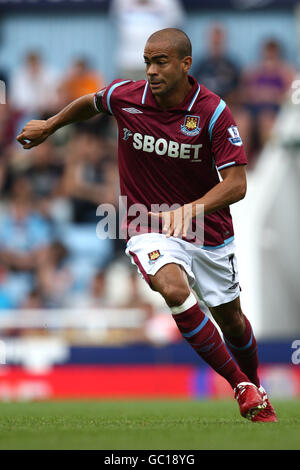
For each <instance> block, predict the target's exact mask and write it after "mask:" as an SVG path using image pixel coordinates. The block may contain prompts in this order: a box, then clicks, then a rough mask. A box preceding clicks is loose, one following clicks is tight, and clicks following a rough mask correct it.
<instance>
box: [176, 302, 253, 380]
mask: <svg viewBox="0 0 300 470" xmlns="http://www.w3.org/2000/svg"><path fill="white" fill-rule="evenodd" d="M171 311H172V316H173V318H174V320H175V322H176V324H177V326H178V328H179V330H180V332H181V334H182V336H183V337H184V338H185V339H186V340H187V342H188V343H189V344H190V345H191V346H192V348H193V349H194V350H195V351H196V353H197V354H198V355H199V356H200V357H201V358H202V359H203V360H204V361H205V362H206V363H207V364H209V365H210V366H211V367H212V368H213V369H214V370H215V371H216V372H218V373H219V374H220V375H222V376H223V377H224V378H225V379H226V380H227V381H228V382H229V383H230V385H231V386H232V388H233V389H234V388H235V387H236V386H237V385H238V384H239V383H240V382H249V379H248V377H247V376H246V375H245V374H244V373H243V372H242V371H241V370H240V369H239V367H238V366H237V365H236V364H235V362H234V361H233V359H232V357H231V355H230V353H229V351H228V349H227V348H226V346H225V344H224V342H223V339H222V338H221V336H220V334H219V332H218V330H217V328H216V327H215V325H214V324H213V322H212V321H211V320H210V319H209V318H208V317H207V316H206V315H205V313H203V312H202V310H201V309H200V307H199V305H198V302H197V299H196V297H195V296H194V294H193V293H191V294H190V296H189V297H188V298H187V299H186V301H185V302H184V303H183V304H182V305H180V306H178V307H171Z"/></svg>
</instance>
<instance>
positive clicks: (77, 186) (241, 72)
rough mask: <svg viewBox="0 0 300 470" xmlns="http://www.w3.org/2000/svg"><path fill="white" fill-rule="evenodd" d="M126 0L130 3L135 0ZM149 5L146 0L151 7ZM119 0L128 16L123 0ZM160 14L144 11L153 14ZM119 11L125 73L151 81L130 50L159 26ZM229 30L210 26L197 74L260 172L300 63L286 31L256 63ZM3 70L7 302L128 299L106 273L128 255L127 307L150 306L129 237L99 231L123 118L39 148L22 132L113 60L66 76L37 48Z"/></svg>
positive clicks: (47, 304)
mask: <svg viewBox="0 0 300 470" xmlns="http://www.w3.org/2000/svg"><path fill="white" fill-rule="evenodd" d="M119 3H120V2H119ZM121 3H122V5H123V7H124V9H125V7H126V4H127V2H121ZM129 3H130V2H129ZM148 3H149V2H147V1H145V0H143V1H140V2H136V4H137V5H138V6H137V8H140V9H143V8H144V9H145V8H147V4H148ZM155 3H156V2H152V6H153V4H155ZM158 3H159V2H158ZM169 3H170V2H169ZM171 3H172V2H171ZM175 7H176V8H177V9H178V8H179V10H176V8H175ZM114 8H115V9H116V12H117V13H116V15H117V14H119V15H121V8H122V7H121V6H120V5H119V6H118V2H116V5H115V6H114ZM181 8H182V7H181V6H180V5H179V2H176V5H175V2H174V6H173V7H172V8H171V9H170V6H168V8H167V12H169V14H170V12H172V17H170V16H168V15H166V16H164V17H163V16H160V19H161V21H160V22H159V24H157V25H153V23H151V29H152V31H153V26H154V30H156V29H159V28H161V27H166V26H177V25H178V23H179V21H178V19H179V17H180V15H181V14H182V11H181ZM150 13H151V12H149V10H145V11H143V19H144V20H145V22H146V23H147V14H149V15H150ZM176 13H177V14H176ZM125 14H126V15H127V16H128V11H127V12H126V11H125V13H124V15H125ZM132 18H134V17H132ZM136 18H137V19H139V18H141V16H139V15H137V16H136ZM119 21H120V24H122V31H121V33H122V35H123V36H124V38H127V39H128V42H129V43H130V44H129V43H128V44H127V45H126V50H127V54H128V63H127V64H126V54H124V53H122V54H121V56H122V57H123V59H125V62H124V61H123V63H122V64H121V63H120V74H121V75H120V76H121V77H122V78H133V79H144V78H145V76H144V70H143V59H142V57H138V58H136V54H134V53H133V54H131V52H130V50H131V49H132V50H133V51H134V49H135V45H136V44H137V42H136V40H135V37H134V36H132V33H131V32H130V31H133V32H134V33H135V34H139V44H140V43H141V44H143V43H144V40H143V39H142V38H143V35H146V37H148V35H149V34H150V33H151V31H150V30H149V28H147V29H146V30H145V28H144V27H141V26H142V25H141V23H140V20H139V26H140V27H139V28H137V22H136V21H135V22H134V21H128V22H127V23H126V22H125V23H124V21H122V20H121V19H120V20H119ZM125 26H126V27H127V29H126V28H125ZM229 34H230V32H229V31H226V29H225V28H224V27H223V26H222V25H221V24H213V25H211V29H210V34H209V36H208V37H207V48H206V50H207V55H206V56H205V57H193V67H192V70H191V74H192V75H193V76H195V77H196V78H197V80H198V81H199V82H200V83H202V84H204V85H205V86H207V87H208V88H209V89H211V90H212V91H214V92H215V93H217V94H218V95H220V96H221V97H222V98H223V99H224V100H225V101H226V102H227V104H228V105H229V106H230V108H231V110H232V112H233V115H234V117H235V119H236V121H237V124H238V126H239V130H240V134H241V136H242V139H243V142H244V146H245V149H246V153H247V155H248V159H249V167H248V171H251V169H252V168H253V167H254V166H255V164H256V162H257V159H258V158H259V152H260V150H261V149H262V147H263V146H264V144H265V142H266V141H267V139H268V138H269V135H270V131H271V129H272V125H273V123H274V119H275V118H276V116H277V113H278V112H279V110H280V107H281V105H282V103H283V102H284V100H285V99H286V96H287V93H288V92H289V90H290V87H291V82H292V81H293V80H294V78H295V75H296V70H295V67H294V65H293V64H289V63H287V62H286V61H285V57H284V52H283V50H282V48H281V44H280V41H279V40H278V39H277V38H276V37H270V38H269V39H267V40H266V41H265V42H264V43H263V44H262V45H261V49H260V50H258V51H257V64H256V65H255V66H251V67H249V68H246V69H245V67H243V68H241V67H240V66H239V63H238V61H236V60H235V57H233V56H232V54H230V53H229V51H228V50H227V38H228V35H229ZM124 41H125V39H124ZM121 43H122V44H123V42H121ZM123 46H124V44H123ZM129 59H130V60H129ZM141 65H142V68H141ZM0 68H1V70H0V79H2V80H3V81H4V82H5V84H6V93H7V102H6V104H5V105H0V192H1V203H0V309H1V310H3V309H37V308H39V309H40V308H49V309H51V308H55V309H57V308H89V307H93V308H100V307H103V306H105V307H107V306H114V305H120V306H122V299H116V296H115V294H114V295H109V294H108V292H109V289H107V285H106V283H107V273H108V272H109V270H110V269H111V267H112V265H115V263H118V262H119V263H122V264H123V265H126V269H127V270H128V273H129V279H130V282H129V284H128V288H129V289H130V294H129V296H128V297H127V298H126V299H125V300H126V301H125V302H123V306H124V307H141V308H143V309H145V311H146V312H148V313H147V315H148V314H149V316H151V309H152V308H153V307H152V306H151V304H149V302H146V301H145V300H144V299H143V296H142V295H140V294H139V284H138V282H137V274H136V272H135V269H134V268H133V267H132V269H131V265H130V261H129V260H128V259H127V257H125V258H126V260H124V249H125V241H124V240H99V239H98V238H97V237H96V224H97V223H98V222H99V217H98V216H97V215H96V209H97V207H98V206H99V204H101V203H110V204H114V205H115V207H116V208H118V197H119V186H118V164H117V140H116V133H117V131H116V126H115V123H114V121H113V118H111V117H109V116H104V115H99V116H97V117H95V118H93V119H91V120H89V121H86V122H84V123H79V124H76V125H71V126H67V127H65V128H64V129H61V130H60V131H58V132H57V133H56V134H55V135H54V136H52V137H51V138H49V139H48V140H47V141H45V142H44V143H43V144H41V145H40V146H38V147H36V148H33V149H32V150H29V151H24V150H23V149H22V148H21V146H20V145H19V144H18V143H17V142H16V140H15V139H16V135H17V134H18V133H19V132H20V131H21V129H22V128H23V127H24V125H25V123H26V122H27V121H29V120H30V119H47V118H48V117H50V116H51V115H53V114H55V113H56V112H58V111H59V110H60V109H62V108H63V107H64V106H65V105H66V104H68V103H69V102H70V101H72V100H74V99H76V98H78V97H80V96H82V95H84V94H86V93H93V92H96V91H98V90H99V89H101V88H102V87H104V86H105V84H106V79H105V70H100V71H99V70H94V68H93V66H92V64H90V62H89V57H77V58H75V59H74V62H73V63H72V64H71V66H70V68H69V69H68V70H65V71H64V73H62V74H57V73H55V72H53V70H52V69H51V68H50V67H49V66H48V64H47V63H46V61H45V58H44V57H43V56H42V55H41V54H40V53H39V52H38V47H37V50H31V51H28V54H27V56H26V57H25V58H24V63H22V64H20V68H19V69H16V70H15V71H14V72H13V73H12V74H10V75H8V74H7V72H6V69H5V64H0ZM149 309H150V310H149ZM1 310H0V311H1ZM149 312H150V313H149Z"/></svg>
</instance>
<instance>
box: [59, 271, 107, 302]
mask: <svg viewBox="0 0 300 470" xmlns="http://www.w3.org/2000/svg"><path fill="white" fill-rule="evenodd" d="M106 284H107V279H106V271H105V270H100V271H97V272H96V273H95V275H94V277H93V278H92V280H91V283H90V285H89V287H88V289H87V290H84V291H81V292H77V293H71V294H70V295H68V296H67V297H66V299H65V303H64V306H65V307H68V308H82V309H88V308H92V309H98V308H101V307H109V306H110V304H109V300H108V296H107V291H106V288H107V285H106Z"/></svg>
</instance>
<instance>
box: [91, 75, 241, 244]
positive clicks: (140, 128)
mask: <svg viewBox="0 0 300 470" xmlns="http://www.w3.org/2000/svg"><path fill="white" fill-rule="evenodd" d="M189 80H190V81H191V83H192V89H191V90H190V92H189V93H188V95H187V96H186V97H185V99H184V101H183V102H182V103H181V104H180V105H178V106H176V107H174V108H168V109H163V108H161V107H160V106H159V105H158V103H157V102H156V100H155V98H154V96H153V95H152V92H151V89H150V86H148V82H147V81H145V80H141V81H137V82H134V81H131V80H115V81H113V82H112V83H111V84H110V85H109V86H107V87H106V89H105V91H103V90H102V92H101V93H99V95H98V94H96V95H95V106H96V107H97V99H99V98H100V95H101V100H102V106H103V107H104V109H105V110H106V112H107V113H109V114H111V115H113V116H114V117H115V118H116V120H117V124H118V130H119V132H118V134H119V135H118V139H119V142H118V146H119V172H120V193H121V195H122V196H126V197H127V204H128V206H131V205H133V204H144V205H145V206H146V207H147V208H148V210H151V205H153V204H158V205H161V204H168V205H169V206H172V205H173V204H180V205H184V204H187V203H190V202H193V201H195V200H197V199H199V198H201V197H202V196H204V195H205V194H206V193H207V192H208V191H209V190H210V189H211V188H212V187H214V186H215V185H216V184H218V183H219V181H220V175H219V170H222V169H223V168H227V167H230V166H232V165H245V164H246V163H247V159H246V155H245V152H244V150H243V145H242V140H241V138H240V136H239V132H238V129H237V126H236V123H235V121H234V119H233V116H232V114H231V111H230V110H229V108H228V107H227V105H226V103H225V102H224V101H223V100H222V99H220V97H219V96H217V95H215V94H214V93H212V92H211V91H210V90H208V89H207V88H206V87H204V86H203V85H199V84H198V83H197V81H196V80H195V79H194V78H193V77H191V76H190V77H189ZM125 222H127V223H129V222H130V218H129V217H128V220H127V221H125ZM232 237H233V226H232V219H231V215H230V210H229V207H226V208H223V209H221V210H218V211H216V212H214V213H211V214H207V215H205V217H204V246H210V247H215V246H220V245H223V244H224V243H225V244H226V243H227V242H228V241H230V240H231V239H232Z"/></svg>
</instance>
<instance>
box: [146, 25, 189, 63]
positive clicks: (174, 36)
mask: <svg viewBox="0 0 300 470" xmlns="http://www.w3.org/2000/svg"><path fill="white" fill-rule="evenodd" d="M159 40H168V41H170V43H171V44H172V45H173V46H174V47H175V49H176V50H177V53H178V57H179V58H180V59H183V58H184V57H187V56H191V55H192V43H191V41H190V38H189V37H188V35H187V34H186V33H185V32H184V31H182V30H181V29H178V28H165V29H160V30H159V31H156V32H155V33H153V34H151V36H150V37H149V39H148V42H151V41H159Z"/></svg>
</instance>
